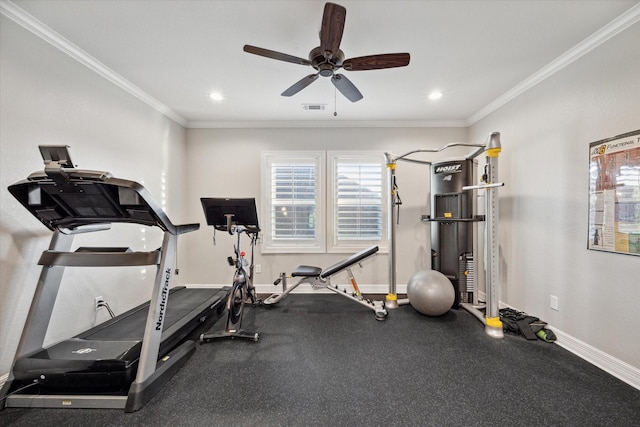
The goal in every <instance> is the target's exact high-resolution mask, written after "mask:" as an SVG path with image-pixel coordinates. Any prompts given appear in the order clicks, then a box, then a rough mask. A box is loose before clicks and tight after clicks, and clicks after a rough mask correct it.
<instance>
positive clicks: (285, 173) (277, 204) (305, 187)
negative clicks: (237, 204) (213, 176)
mask: <svg viewBox="0 0 640 427" xmlns="http://www.w3.org/2000/svg"><path fill="white" fill-rule="evenodd" d="M325 159H327V160H325ZM326 162H328V164H329V165H328V167H325V163H326ZM262 168H263V173H262V176H263V180H264V183H263V197H262V200H263V201H265V202H266V203H263V213H262V218H263V226H262V229H263V245H262V251H263V252H264V253H296V252H298V253H302V252H325V249H327V250H328V251H329V252H353V251H356V250H359V249H362V248H365V247H368V246H371V245H374V244H376V245H378V246H381V249H383V250H384V249H386V224H385V218H386V215H385V206H386V192H385V188H386V183H385V180H384V176H385V173H384V161H383V156H382V153H362V152H346V151H330V152H326V153H325V152H316V151H313V152H311V151H299V152H275V151H274V152H263V153H262ZM325 168H326V170H325ZM325 176H326V182H327V186H326V195H325V186H324V185H323V183H324V182H325ZM325 197H326V200H327V202H326V203H325ZM327 231H328V232H327Z"/></svg>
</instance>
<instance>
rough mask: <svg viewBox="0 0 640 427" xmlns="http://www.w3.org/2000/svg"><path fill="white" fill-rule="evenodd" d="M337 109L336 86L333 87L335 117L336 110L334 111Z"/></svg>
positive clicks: (335, 115) (335, 114)
mask: <svg viewBox="0 0 640 427" xmlns="http://www.w3.org/2000/svg"><path fill="white" fill-rule="evenodd" d="M337 109H338V107H337V102H336V87H335V86H334V87H333V117H337V116H338V112H337V111H336V110H337Z"/></svg>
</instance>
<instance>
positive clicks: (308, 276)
mask: <svg viewBox="0 0 640 427" xmlns="http://www.w3.org/2000/svg"><path fill="white" fill-rule="evenodd" d="M376 252H378V247H377V246H371V247H370V248H367V249H364V250H362V251H360V252H358V253H356V254H353V255H351V256H350V257H349V258H346V259H343V260H342V261H339V262H337V263H335V264H333V265H332V266H330V267H327V268H325V269H324V270H323V269H322V268H320V267H314V266H310V265H299V266H297V267H296V268H295V269H294V270H293V271H292V272H291V275H290V276H287V274H286V273H280V277H278V279H277V280H276V281H275V282H273V284H274V285H276V286H277V285H279V284H280V283H282V292H281V293H276V294H273V295H271V296H270V297H268V298H266V299H265V300H264V301H263V304H265V305H273V304H277V303H279V302H280V301H281V300H282V299H284V298H285V297H286V296H287V295H289V293H291V291H293V290H294V289H295V288H297V287H298V286H299V285H301V284H302V283H308V284H310V285H311V287H312V288H313V289H322V288H326V289H328V290H330V291H331V292H334V293H336V294H338V295H342V296H343V297H346V298H349V299H350V300H352V301H355V302H357V303H359V304H362V305H364V306H365V307H367V308H370V309H372V310H373V311H374V312H375V314H376V320H385V319H386V318H387V310H386V309H385V306H384V301H374V300H369V299H365V298H363V296H362V294H361V293H360V289H359V288H358V283H357V282H356V279H355V277H353V273H352V272H351V267H352V266H353V265H355V264H358V265H360V266H361V267H362V265H361V264H360V263H361V262H362V261H364V260H365V259H367V258H369V257H370V256H373V255H374V254H375V253H376ZM344 270H346V271H347V274H349V279H350V281H351V285H352V287H353V291H352V292H349V291H347V289H343V290H340V289H339V288H338V286H337V285H335V286H334V285H331V276H333V275H334V274H337V273H339V272H341V271H344ZM288 277H291V278H293V277H299V278H300V279H299V280H298V282H297V283H296V284H295V285H293V286H291V287H287V278H288Z"/></svg>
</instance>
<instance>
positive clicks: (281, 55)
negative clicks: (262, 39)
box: [243, 44, 311, 65]
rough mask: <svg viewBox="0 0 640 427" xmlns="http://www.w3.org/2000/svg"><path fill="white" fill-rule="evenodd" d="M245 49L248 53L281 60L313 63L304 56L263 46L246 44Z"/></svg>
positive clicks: (306, 63) (302, 63) (301, 63)
mask: <svg viewBox="0 0 640 427" xmlns="http://www.w3.org/2000/svg"><path fill="white" fill-rule="evenodd" d="M243 50H244V51H245V52H247V53H253V54H254V55H260V56H264V57H266V58H271V59H277V60H279V61H285V62H292V63H294V64H300V65H311V62H310V61H309V60H307V59H304V58H298V57H297V56H293V55H287V54H286V53H280V52H276V51H274V50H269V49H263V48H261V47H256V46H251V45H248V44H245V45H244V48H243Z"/></svg>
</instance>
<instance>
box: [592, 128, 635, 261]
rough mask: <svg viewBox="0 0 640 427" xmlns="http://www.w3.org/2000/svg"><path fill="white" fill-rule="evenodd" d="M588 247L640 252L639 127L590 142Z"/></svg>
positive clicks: (621, 251)
mask: <svg viewBox="0 0 640 427" xmlns="http://www.w3.org/2000/svg"><path fill="white" fill-rule="evenodd" d="M587 248H588V249H595V250H600V251H607V252H616V253H623V254H629V255H637V256H640V130H636V131H633V132H628V133H625V134H622V135H618V136H614V137H613V138H608V139H603V140H601V141H596V142H592V143H590V144H589V240H588V243H587Z"/></svg>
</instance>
